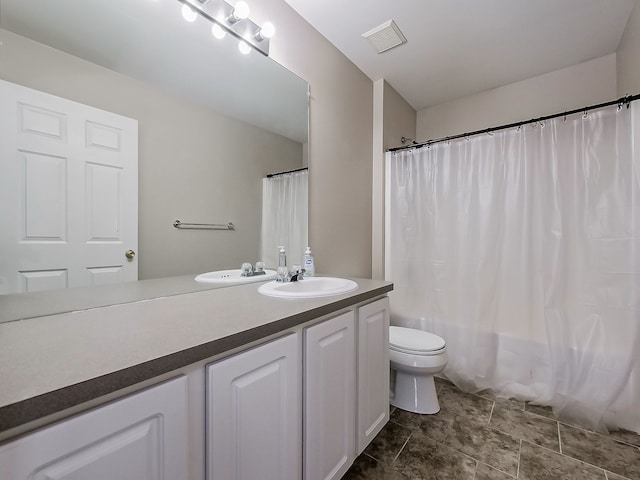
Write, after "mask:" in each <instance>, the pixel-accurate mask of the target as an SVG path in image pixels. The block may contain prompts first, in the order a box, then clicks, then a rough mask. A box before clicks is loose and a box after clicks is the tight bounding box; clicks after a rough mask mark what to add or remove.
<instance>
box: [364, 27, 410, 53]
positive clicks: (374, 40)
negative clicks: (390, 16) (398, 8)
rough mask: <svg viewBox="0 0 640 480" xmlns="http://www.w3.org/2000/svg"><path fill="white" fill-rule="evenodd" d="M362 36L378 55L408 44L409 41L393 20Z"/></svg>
mask: <svg viewBox="0 0 640 480" xmlns="http://www.w3.org/2000/svg"><path fill="white" fill-rule="evenodd" d="M362 36H363V37H364V38H366V39H367V40H369V41H370V42H371V45H373V47H374V48H375V49H376V50H377V51H378V53H382V52H386V51H387V50H390V49H392V48H393V47H397V46H398V45H402V44H403V43H407V39H406V38H405V36H404V35H403V34H402V32H401V31H400V29H399V28H398V25H396V22H394V21H393V20H389V21H388V22H384V23H383V24H382V25H379V26H377V27H376V28H374V29H372V30H369V31H368V32H367V33H363V34H362Z"/></svg>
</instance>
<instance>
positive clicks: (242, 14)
mask: <svg viewBox="0 0 640 480" xmlns="http://www.w3.org/2000/svg"><path fill="white" fill-rule="evenodd" d="M245 18H249V5H247V3H246V2H243V1H242V0H240V1H239V2H236V5H235V7H233V11H232V12H231V14H230V15H229V16H228V17H227V22H229V23H230V24H231V25H233V24H234V23H237V22H239V21H240V20H244V19H245Z"/></svg>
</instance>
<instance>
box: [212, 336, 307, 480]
mask: <svg viewBox="0 0 640 480" xmlns="http://www.w3.org/2000/svg"><path fill="white" fill-rule="evenodd" d="M299 364H300V358H299V354H298V337H297V336H296V335H288V336H286V337H283V338H280V339H278V340H274V341H273V342H269V343H267V344H265V345H261V346H259V347H256V348H252V349H250V350H247V351H245V352H242V353H240V354H238V355H235V356H233V357H229V358H226V359H224V360H221V361H219V362H216V363H214V364H212V365H209V366H208V367H207V478H208V479H209V480H258V479H260V480H262V479H279V480H280V479H282V480H286V479H292V480H293V479H299V478H300V474H301V471H302V467H301V464H300V459H301V455H302V452H301V447H300V443H301V442H300V439H301V435H302V434H301V431H302V425H301V421H302V417H301V413H300V405H301V403H302V401H301V380H300V368H299Z"/></svg>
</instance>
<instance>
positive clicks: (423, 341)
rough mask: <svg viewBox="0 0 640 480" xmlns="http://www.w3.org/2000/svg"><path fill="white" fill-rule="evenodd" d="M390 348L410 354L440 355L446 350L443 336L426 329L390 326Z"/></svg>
mask: <svg viewBox="0 0 640 480" xmlns="http://www.w3.org/2000/svg"><path fill="white" fill-rule="evenodd" d="M389 348H390V349H391V350H395V351H397V352H402V353H407V354H410V355H439V354H441V353H443V352H444V351H446V343H445V341H444V339H443V338H442V337H439V336H438V335H435V334H433V333H429V332H425V331H424V330H416V329H413V328H405V327H396V326H391V327H389Z"/></svg>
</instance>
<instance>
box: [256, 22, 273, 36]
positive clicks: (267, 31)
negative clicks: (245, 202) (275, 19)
mask: <svg viewBox="0 0 640 480" xmlns="http://www.w3.org/2000/svg"><path fill="white" fill-rule="evenodd" d="M274 33H276V27H274V26H273V23H271V22H264V25H262V28H261V29H260V31H259V32H258V34H259V35H260V36H261V37H262V38H271V37H273V34H274Z"/></svg>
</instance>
